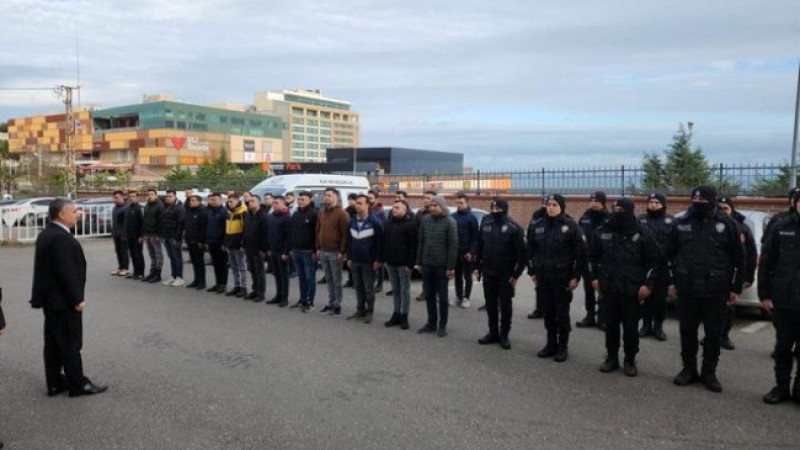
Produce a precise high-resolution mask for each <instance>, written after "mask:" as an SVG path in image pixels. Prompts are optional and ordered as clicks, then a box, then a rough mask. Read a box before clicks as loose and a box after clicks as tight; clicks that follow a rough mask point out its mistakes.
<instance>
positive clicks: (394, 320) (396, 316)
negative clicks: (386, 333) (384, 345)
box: [383, 313, 400, 327]
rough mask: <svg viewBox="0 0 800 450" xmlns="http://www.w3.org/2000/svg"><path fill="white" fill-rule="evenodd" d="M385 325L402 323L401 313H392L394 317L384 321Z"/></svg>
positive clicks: (390, 325)
mask: <svg viewBox="0 0 800 450" xmlns="http://www.w3.org/2000/svg"><path fill="white" fill-rule="evenodd" d="M383 325H384V326H385V327H393V326H395V325H400V314H397V313H392V318H391V319H389V320H387V321H386V322H384V323H383Z"/></svg>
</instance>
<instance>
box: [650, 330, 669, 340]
mask: <svg viewBox="0 0 800 450" xmlns="http://www.w3.org/2000/svg"><path fill="white" fill-rule="evenodd" d="M653 337H654V338H656V340H657V341H662V342H663V341H666V340H667V335H666V334H665V333H664V330H662V329H661V328H655V329H653Z"/></svg>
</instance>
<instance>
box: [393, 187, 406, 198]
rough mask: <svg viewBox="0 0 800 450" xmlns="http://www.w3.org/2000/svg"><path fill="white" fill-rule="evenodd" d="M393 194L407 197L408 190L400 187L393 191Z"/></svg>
mask: <svg viewBox="0 0 800 450" xmlns="http://www.w3.org/2000/svg"><path fill="white" fill-rule="evenodd" d="M394 195H402V196H403V198H407V197H408V192H406V191H404V190H402V189H400V190H397V191H395V193H394Z"/></svg>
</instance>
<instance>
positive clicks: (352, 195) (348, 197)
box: [347, 193, 358, 200]
mask: <svg viewBox="0 0 800 450" xmlns="http://www.w3.org/2000/svg"><path fill="white" fill-rule="evenodd" d="M357 198H358V194H356V193H353V194H350V195H348V196H347V199H348V200H355V199H357Z"/></svg>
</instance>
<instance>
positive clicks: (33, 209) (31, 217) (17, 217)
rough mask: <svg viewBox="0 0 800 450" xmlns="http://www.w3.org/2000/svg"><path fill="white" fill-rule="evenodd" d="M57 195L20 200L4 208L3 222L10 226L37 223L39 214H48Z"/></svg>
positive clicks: (33, 224)
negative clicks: (49, 207) (48, 209)
mask: <svg viewBox="0 0 800 450" xmlns="http://www.w3.org/2000/svg"><path fill="white" fill-rule="evenodd" d="M54 198H55V197H34V198H28V199H24V200H18V201H16V202H14V203H12V204H9V205H7V206H4V207H3V209H2V214H3V223H5V224H6V225H7V226H9V227H13V226H16V225H30V226H35V225H36V218H37V215H38V214H41V213H43V214H45V215H47V208H48V206H49V205H50V202H51V201H53V199H54Z"/></svg>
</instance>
